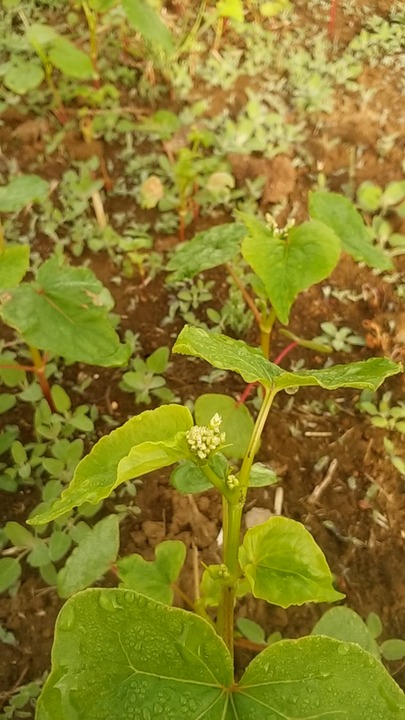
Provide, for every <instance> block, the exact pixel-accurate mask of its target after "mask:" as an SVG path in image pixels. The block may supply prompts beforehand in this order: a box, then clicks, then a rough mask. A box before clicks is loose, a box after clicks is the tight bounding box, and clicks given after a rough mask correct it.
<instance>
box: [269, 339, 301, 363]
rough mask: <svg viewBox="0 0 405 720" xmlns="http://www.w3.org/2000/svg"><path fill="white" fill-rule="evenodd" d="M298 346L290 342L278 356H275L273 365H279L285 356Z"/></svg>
mask: <svg viewBox="0 0 405 720" xmlns="http://www.w3.org/2000/svg"><path fill="white" fill-rule="evenodd" d="M297 346H298V343H297V342H295V341H294V342H292V343H290V344H289V345H287V347H285V348H284V350H282V351H281V353H280V354H279V355H277V357H276V359H275V360H274V364H275V365H280V363H281V361H282V360H284V358H285V356H286V355H288V353H290V352H291V350H294V348H295V347H297Z"/></svg>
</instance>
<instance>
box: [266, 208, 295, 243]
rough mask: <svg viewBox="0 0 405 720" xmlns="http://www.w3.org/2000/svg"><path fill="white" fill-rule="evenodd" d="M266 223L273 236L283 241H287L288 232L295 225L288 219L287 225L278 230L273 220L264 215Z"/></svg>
mask: <svg viewBox="0 0 405 720" xmlns="http://www.w3.org/2000/svg"><path fill="white" fill-rule="evenodd" d="M266 223H267V226H268V227H269V228H270V230H272V231H273V233H274V235H277V236H278V237H280V238H282V239H283V240H287V238H288V231H289V230H291V228H292V227H294V225H295V220H294V219H293V218H290V220H288V221H287V224H286V225H285V226H284V227H282V228H280V227H279V226H278V225H277V223H276V221H275V219H274V218H273V217H272V215H270V214H269V213H267V215H266Z"/></svg>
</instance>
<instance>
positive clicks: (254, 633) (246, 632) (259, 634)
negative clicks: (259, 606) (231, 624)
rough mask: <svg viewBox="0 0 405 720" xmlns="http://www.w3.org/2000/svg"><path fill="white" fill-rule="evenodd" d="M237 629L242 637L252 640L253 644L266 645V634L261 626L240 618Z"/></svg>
mask: <svg viewBox="0 0 405 720" xmlns="http://www.w3.org/2000/svg"><path fill="white" fill-rule="evenodd" d="M236 627H237V628H238V630H239V632H241V633H242V635H243V636H244V637H245V638H247V639H248V640H250V641H251V642H254V643H257V644H258V645H265V644H266V634H265V632H264V630H263V628H262V626H261V625H259V624H258V623H256V622H253V620H249V618H239V620H237V622H236Z"/></svg>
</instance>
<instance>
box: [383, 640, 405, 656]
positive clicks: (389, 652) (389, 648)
mask: <svg viewBox="0 0 405 720" xmlns="http://www.w3.org/2000/svg"><path fill="white" fill-rule="evenodd" d="M380 650H381V655H382V656H383V658H384V659H385V660H402V659H403V658H404V657H405V640H400V639H397V638H392V640H385V642H383V643H382V644H381V647H380Z"/></svg>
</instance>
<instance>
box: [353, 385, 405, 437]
mask: <svg viewBox="0 0 405 720" xmlns="http://www.w3.org/2000/svg"><path fill="white" fill-rule="evenodd" d="M391 397H392V393H391V392H385V393H384V394H383V396H382V398H381V400H380V402H377V401H376V397H375V394H373V393H370V392H369V391H363V392H362V394H361V396H360V400H359V402H358V403H357V407H358V408H359V410H361V412H364V413H366V414H367V415H370V417H371V423H372V425H374V426H375V427H379V428H383V429H384V430H395V431H396V432H399V433H401V434H402V435H404V434H405V403H403V402H402V401H401V400H400V401H399V402H398V404H397V405H395V406H394V407H392V406H391Z"/></svg>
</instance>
